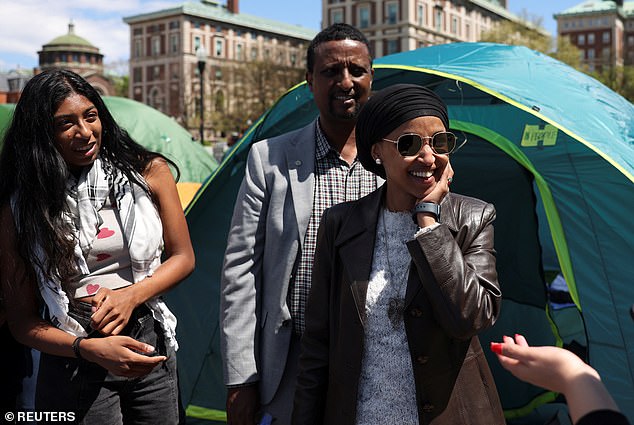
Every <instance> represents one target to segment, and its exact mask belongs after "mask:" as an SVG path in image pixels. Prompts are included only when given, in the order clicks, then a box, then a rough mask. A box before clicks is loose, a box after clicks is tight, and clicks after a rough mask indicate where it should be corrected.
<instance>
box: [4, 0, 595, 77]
mask: <svg viewBox="0 0 634 425" xmlns="http://www.w3.org/2000/svg"><path fill="white" fill-rule="evenodd" d="M190 1H197V0H190ZM221 1H223V0H221ZM582 1H583V0H508V3H509V10H510V11H511V12H514V13H517V14H519V13H521V12H522V11H523V10H524V11H526V13H527V14H528V16H529V17H531V16H541V17H542V18H543V25H544V27H545V28H546V29H547V30H548V31H549V32H551V33H555V31H556V23H555V21H554V19H553V18H552V15H553V13H556V12H559V11H562V10H564V9H567V8H569V7H572V6H574V5H576V4H579V3H581V2H582ZM183 2H184V1H183V0H55V1H54V2H50V1H45V0H0V16H1V17H2V25H0V70H2V71H8V70H11V69H15V68H18V67H21V68H33V67H35V66H36V65H37V51H38V50H40V49H41V48H42V45H43V44H46V43H48V42H49V41H51V40H52V39H53V38H55V37H57V36H59V35H63V34H65V33H66V32H67V30H68V22H69V20H70V19H72V20H73V22H74V23H75V33H76V34H77V35H79V36H81V37H84V38H85V39H87V40H88V41H90V42H91V43H93V44H94V45H96V46H97V47H99V48H100V49H101V53H103V54H104V55H105V58H104V61H105V63H106V64H109V65H110V67H111V68H113V69H115V70H116V71H118V72H126V70H127V65H126V64H125V62H126V61H127V59H128V56H129V29H128V26H127V25H126V24H125V23H124V22H123V21H122V18H123V17H124V16H131V15H135V14H139V13H144V12H149V11H154V10H160V9H163V8H167V7H173V6H174V5H178V4H182V3H183ZM239 4H240V12H241V13H248V14H250V15H257V16H262V17H266V18H271V19H276V20H279V21H282V22H287V23H291V24H298V25H302V26H305V27H307V28H311V29H314V30H315V31H317V30H319V28H320V26H321V0H240V1H239Z"/></svg>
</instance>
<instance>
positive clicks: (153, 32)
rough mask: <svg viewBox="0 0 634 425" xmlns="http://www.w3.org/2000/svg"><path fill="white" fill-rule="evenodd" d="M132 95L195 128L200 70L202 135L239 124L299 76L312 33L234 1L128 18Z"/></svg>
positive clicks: (208, 136) (194, 131) (209, 2)
mask: <svg viewBox="0 0 634 425" xmlns="http://www.w3.org/2000/svg"><path fill="white" fill-rule="evenodd" d="M123 20H124V22H126V23H127V24H128V25H129V26H130V85H129V90H130V97H131V98H133V99H135V100H138V101H140V102H143V103H146V104H148V105H150V106H153V107H154V108H156V109H158V110H160V111H162V112H163V113H165V114H167V115H170V116H172V117H175V118H176V119H177V120H178V121H179V122H180V123H181V124H183V125H184V126H185V127H186V128H188V129H189V130H190V131H191V132H192V134H196V135H198V134H199V131H198V129H199V126H200V117H201V111H200V106H199V105H200V93H201V90H200V82H201V76H200V74H199V71H198V59H197V57H196V51H197V50H198V49H199V48H200V47H204V49H205V50H206V52H207V54H206V59H207V60H206V64H205V65H204V68H203V75H202V77H203V78H202V79H203V81H204V84H203V100H204V104H203V106H202V107H203V112H204V128H205V130H204V132H205V140H209V139H214V138H215V137H216V136H217V135H220V132H221V131H227V132H229V131H232V130H233V129H235V130H239V129H241V128H243V127H244V126H245V125H246V124H245V123H246V122H247V120H248V119H254V118H255V117H257V116H258V115H259V114H260V113H261V112H263V110H262V106H263V105H265V104H266V107H268V106H270V104H271V103H272V102H273V101H274V100H275V99H276V98H277V97H278V96H279V95H280V94H281V93H283V91H284V90H285V89H287V88H289V87H290V86H291V85H293V84H296V83H298V82H300V81H301V80H302V79H303V74H304V72H303V69H304V66H305V52H306V47H307V44H308V43H309V42H310V40H311V39H312V38H313V37H314V35H315V31H312V30H309V29H306V28H302V27H300V26H296V25H289V24H285V23H281V22H277V21H272V20H269V19H263V18H259V17H256V16H252V15H247V14H243V13H240V12H239V5H238V0H228V1H227V3H226V5H221V4H220V3H219V2H217V1H212V0H201V1H199V2H188V3H184V4H182V5H180V6H176V7H173V8H169V9H164V10H158V11H154V12H148V13H145V14H141V15H135V16H129V17H126V18H124V19H123Z"/></svg>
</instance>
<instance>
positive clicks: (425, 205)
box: [412, 202, 440, 223]
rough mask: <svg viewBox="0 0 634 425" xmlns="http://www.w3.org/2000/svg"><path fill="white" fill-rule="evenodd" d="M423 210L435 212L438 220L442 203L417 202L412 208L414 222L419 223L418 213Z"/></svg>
mask: <svg viewBox="0 0 634 425" xmlns="http://www.w3.org/2000/svg"><path fill="white" fill-rule="evenodd" d="M421 212H424V213H430V214H433V215H435V216H436V221H438V220H440V205H438V204H434V203H433V202H419V203H418V204H416V205H415V206H414V209H413V210H412V219H413V220H414V223H418V220H417V219H416V215H417V214H418V213H421Z"/></svg>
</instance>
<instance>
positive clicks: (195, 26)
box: [193, 21, 200, 30]
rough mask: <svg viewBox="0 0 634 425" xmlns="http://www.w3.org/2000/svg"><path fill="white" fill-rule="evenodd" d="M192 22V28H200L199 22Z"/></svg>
mask: <svg viewBox="0 0 634 425" xmlns="http://www.w3.org/2000/svg"><path fill="white" fill-rule="evenodd" d="M193 24H194V28H196V29H197V30H199V29H200V22H198V21H194V22H193Z"/></svg>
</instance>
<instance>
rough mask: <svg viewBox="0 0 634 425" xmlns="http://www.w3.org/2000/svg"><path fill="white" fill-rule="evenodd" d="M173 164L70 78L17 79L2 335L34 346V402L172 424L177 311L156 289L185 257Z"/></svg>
mask: <svg viewBox="0 0 634 425" xmlns="http://www.w3.org/2000/svg"><path fill="white" fill-rule="evenodd" d="M170 165H171V166H174V164H173V163H172V162H171V161H169V160H168V159H166V158H165V157H163V156H162V155H160V154H158V153H154V152H149V151H147V150H146V149H145V148H143V147H142V146H141V145H139V144H137V143H136V142H135V141H134V140H132V138H131V137H130V136H129V135H128V133H127V132H126V131H125V130H123V129H122V128H121V127H119V126H118V125H117V123H116V122H115V121H114V119H113V117H112V115H111V114H110V112H109V111H108V109H107V108H106V106H105V104H104V102H103V100H102V99H101V97H100V96H99V94H98V93H97V92H96V90H95V89H94V88H93V87H92V86H91V85H90V84H88V82H86V81H85V80H84V79H83V78H82V77H80V76H79V75H77V74H75V73H73V72H71V71H66V70H51V71H45V72H43V73H41V74H38V75H36V76H35V77H33V78H32V79H31V80H30V81H29V82H28V84H27V85H26V87H25V88H24V91H23V92H22V95H21V97H20V100H19V102H18V103H17V105H16V108H15V111H14V116H13V120H12V122H11V124H10V126H9V128H8V130H7V132H6V134H5V137H4V144H3V147H2V153H1V154H0V208H1V209H0V229H1V230H0V232H1V235H0V267H1V270H2V292H3V295H4V301H5V308H6V312H7V320H8V323H9V327H10V329H11V332H12V334H13V335H14V337H15V338H16V339H17V340H18V341H20V342H21V343H23V344H25V345H27V346H30V347H33V348H35V349H37V350H40V351H41V352H42V356H41V361H40V369H39V376H38V384H37V390H36V410H37V411H45V412H47V411H48V412H51V411H54V412H74V414H75V420H77V421H78V422H79V423H109V424H111V423H112V424H115V423H122V422H125V423H131V422H134V423H176V422H177V421H178V407H179V406H178V396H177V391H178V387H177V385H178V384H177V381H176V357H175V350H176V349H177V347H178V346H177V343H176V339H175V333H174V329H175V326H176V319H175V317H174V316H173V315H172V313H171V312H170V311H169V310H168V308H167V307H166V305H165V304H164V303H163V301H162V300H161V299H160V297H159V295H160V294H162V293H164V292H165V291H167V290H168V289H170V288H171V287H173V286H174V285H176V284H178V282H180V281H181V280H182V279H183V278H185V277H186V276H187V275H188V274H189V273H191V271H192V270H193V267H194V254H193V249H192V246H191V242H190V240H189V233H188V230H187V224H186V221H185V217H184V215H183V211H182V208H181V205H180V202H179V199H178V193H177V190H176V185H175V181H174V178H173V176H172V173H171V170H170ZM162 254H163V255H164V261H163V262H161V255H162ZM129 378H134V379H129ZM49 419H50V418H49ZM46 420H47V419H46V418H44V422H45V421H46Z"/></svg>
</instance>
